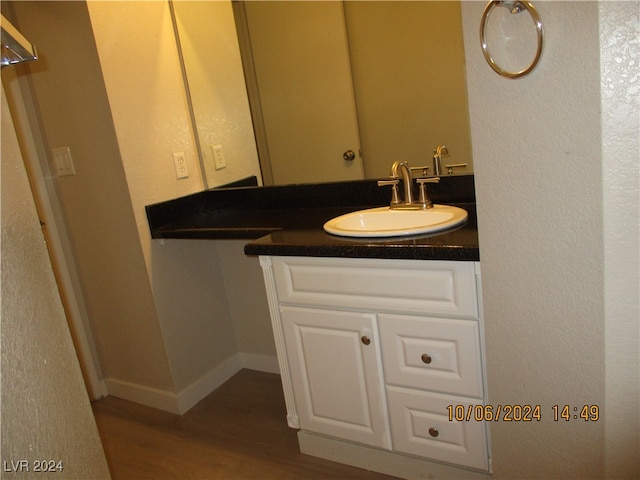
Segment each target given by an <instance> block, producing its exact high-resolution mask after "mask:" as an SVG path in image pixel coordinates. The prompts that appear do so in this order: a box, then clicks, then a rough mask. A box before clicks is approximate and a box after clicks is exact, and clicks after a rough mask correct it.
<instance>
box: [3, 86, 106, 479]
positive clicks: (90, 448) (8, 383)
mask: <svg viewBox="0 0 640 480" xmlns="http://www.w3.org/2000/svg"><path fill="white" fill-rule="evenodd" d="M1 175H2V181H1V186H0V191H1V192H2V198H1V206H2V208H1V210H0V217H1V221H2V238H1V243H0V244H1V249H2V252H1V260H2V280H1V283H0V284H1V293H0V298H1V300H2V314H1V315H2V343H1V349H0V351H1V354H2V385H1V387H0V391H1V392H2V397H1V404H2V452H1V456H2V460H3V462H6V464H3V474H4V475H3V476H11V473H8V472H7V469H9V471H11V470H14V468H17V467H13V465H14V464H12V463H11V462H15V464H16V465H18V462H19V461H21V460H23V461H27V462H28V463H27V464H26V466H27V468H28V469H29V470H28V472H29V473H25V472H23V473H21V474H16V475H19V476H20V478H27V477H29V478H33V477H37V476H41V475H44V476H46V475H47V474H43V473H35V472H34V467H35V463H34V462H35V461H41V460H55V461H56V462H55V465H56V466H57V465H58V462H61V465H62V467H63V470H62V471H57V470H56V471H55V472H54V473H52V474H49V475H52V476H53V475H55V476H56V477H58V478H70V479H77V478H92V479H98V478H105V479H106V478H110V475H109V469H108V467H107V462H106V460H105V457H104V452H103V451H102V444H101V443H100V438H99V436H98V430H97V428H96V424H95V421H94V419H93V415H92V412H91V406H90V405H89V401H88V398H87V394H86V390H85V387H84V384H83V381H82V374H81V372H80V366H79V364H78V360H77V358H76V356H75V351H74V348H73V343H72V341H71V336H70V334H69V329H68V327H67V323H66V318H65V314H64V311H63V308H62V303H61V300H60V296H59V293H58V289H57V286H56V282H55V279H54V276H53V271H52V269H51V263H50V261H49V256H48V253H47V248H46V246H45V242H44V236H43V235H42V230H41V228H40V223H39V222H38V216H37V213H36V208H35V204H34V202H33V197H32V196H31V190H30V188H29V182H28V180H27V175H26V171H25V168H24V164H23V161H22V155H21V153H20V150H19V147H18V141H17V138H16V134H15V130H14V127H13V121H12V119H11V116H10V113H9V109H8V107H7V103H6V100H5V95H4V85H3V87H2V170H1Z"/></svg>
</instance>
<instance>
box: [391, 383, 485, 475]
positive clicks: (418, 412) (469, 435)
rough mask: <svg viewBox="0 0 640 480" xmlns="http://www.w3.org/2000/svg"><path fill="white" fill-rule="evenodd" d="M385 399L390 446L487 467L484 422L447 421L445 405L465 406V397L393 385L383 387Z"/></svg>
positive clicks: (467, 465) (418, 453)
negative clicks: (389, 428)
mask: <svg viewBox="0 0 640 480" xmlns="http://www.w3.org/2000/svg"><path fill="white" fill-rule="evenodd" d="M387 399H388V404H389V416H390V422H391V438H392V441H393V449H394V450H396V451H398V452H403V453H408V454H411V455H418V456H421V457H428V458H432V459H434V460H439V461H442V462H447V463H453V464H457V465H463V466H466V467H471V468H477V469H481V470H488V466H489V462H488V450H487V435H486V426H485V424H484V422H476V421H473V420H472V421H469V422H467V421H462V422H458V421H455V420H454V421H449V410H448V408H447V407H448V406H449V405H451V406H452V408H455V406H456V405H464V407H465V409H466V408H467V406H468V405H470V404H469V403H468V400H466V399H461V398H459V397H449V396H444V395H436V394H429V393H426V392H416V391H411V390H404V389H400V388H395V387H387ZM454 418H455V417H454Z"/></svg>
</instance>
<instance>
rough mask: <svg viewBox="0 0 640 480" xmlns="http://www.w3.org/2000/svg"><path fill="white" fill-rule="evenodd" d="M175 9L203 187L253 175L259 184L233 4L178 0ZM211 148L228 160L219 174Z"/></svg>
mask: <svg viewBox="0 0 640 480" xmlns="http://www.w3.org/2000/svg"><path fill="white" fill-rule="evenodd" d="M174 9H175V12H176V20H177V25H178V31H179V35H180V44H181V46H182V54H183V58H184V62H185V68H186V71H187V73H188V75H187V77H188V81H189V90H190V94H191V98H192V101H193V110H194V115H195V120H196V125H197V126H198V129H197V132H196V133H197V135H198V137H199V140H200V146H201V148H202V155H203V159H204V169H205V172H206V173H205V177H206V185H207V187H209V188H212V187H218V186H220V185H224V184H226V183H230V182H234V181H237V180H240V179H242V178H245V177H249V176H252V175H255V176H256V177H258V181H262V178H261V176H260V164H259V162H258V152H257V150H256V142H255V140H254V138H253V126H252V123H251V112H250V110H249V100H248V98H247V94H246V86H245V82H244V75H243V71H242V63H241V59H240V48H239V46H238V42H237V41H236V39H235V38H236V27H235V23H234V19H233V11H232V8H231V2H220V1H218V2H202V1H195V2H192V1H185V0H181V1H179V2H175V3H174ZM185 25H187V26H188V28H185ZM214 145H221V146H222V149H223V153H224V157H225V159H226V164H227V166H226V168H223V169H221V170H216V169H215V165H214V160H213V151H212V150H211V147H212V146H214Z"/></svg>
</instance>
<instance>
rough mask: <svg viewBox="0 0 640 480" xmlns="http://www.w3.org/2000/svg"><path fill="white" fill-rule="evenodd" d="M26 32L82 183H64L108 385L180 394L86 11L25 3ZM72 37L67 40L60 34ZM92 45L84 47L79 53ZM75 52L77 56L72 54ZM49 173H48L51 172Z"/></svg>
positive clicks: (35, 73) (59, 136) (48, 128)
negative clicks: (35, 49) (175, 390)
mask: <svg viewBox="0 0 640 480" xmlns="http://www.w3.org/2000/svg"><path fill="white" fill-rule="evenodd" d="M12 6H13V7H14V10H15V14H16V16H17V18H18V23H19V27H20V28H21V30H22V31H23V33H24V34H25V35H26V36H27V38H29V39H30V41H32V42H33V43H34V44H36V45H37V46H38V49H39V53H40V58H39V60H38V61H37V62H34V63H31V64H28V65H27V67H28V70H27V71H28V72H30V74H29V75H28V80H27V81H28V82H29V83H30V84H31V85H32V86H33V88H32V92H33V96H34V110H35V111H36V115H37V121H38V122H39V124H40V126H41V128H42V142H43V143H44V154H45V155H48V158H42V159H41V162H42V163H43V168H44V169H45V172H47V171H48V172H50V171H54V170H53V167H51V169H50V168H49V164H51V165H52V161H51V149H53V148H56V147H64V146H68V147H69V148H70V151H71V156H72V158H73V161H74V164H75V170H76V175H74V176H66V177H55V176H54V179H53V185H54V188H55V193H56V194H57V197H58V199H59V201H60V204H61V209H62V210H63V212H64V221H65V224H66V228H67V229H68V234H69V237H70V239H71V248H72V250H73V254H74V257H75V260H76V264H77V266H78V270H79V271H78V274H79V277H80V279H81V282H82V292H81V293H82V294H83V295H84V297H85V300H86V305H87V311H88V316H89V318H88V320H87V322H88V324H89V326H90V328H92V329H93V333H94V339H95V341H96V347H97V351H98V356H99V359H100V363H101V367H102V373H103V374H104V376H105V378H106V379H107V380H113V381H118V382H126V383H131V384H142V385H145V386H147V387H150V388H155V389H160V390H172V389H173V379H172V377H171V372H170V371H169V362H168V359H167V355H166V353H165V351H164V341H163V338H162V332H161V330H160V327H159V325H158V322H157V313H156V309H155V305H154V299H153V296H152V291H151V286H150V282H149V278H148V276H147V272H146V268H145V263H144V258H143V255H142V252H143V251H142V248H141V244H140V240H139V238H138V233H137V230H136V219H135V216H134V210H133V204H132V200H131V197H130V194H129V189H128V186H127V183H126V178H125V171H124V169H123V162H122V158H121V155H120V149H119V144H118V141H119V140H118V138H116V132H115V130H114V123H113V119H112V116H111V112H110V105H109V102H108V98H107V94H106V91H105V86H104V82H103V80H102V71H101V66H100V62H99V59H98V54H97V51H96V48H95V42H94V40H93V33H92V30H91V25H90V23H89V15H88V12H87V8H86V5H85V4H84V3H83V2H19V3H16V4H14V5H12ZM60 32H64V34H60ZM79 46H82V48H79ZM71 52H72V53H71ZM45 174H46V173H45Z"/></svg>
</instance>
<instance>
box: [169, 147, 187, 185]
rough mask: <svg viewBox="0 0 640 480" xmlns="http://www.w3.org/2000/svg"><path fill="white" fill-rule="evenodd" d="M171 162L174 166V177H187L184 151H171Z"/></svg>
mask: <svg viewBox="0 0 640 480" xmlns="http://www.w3.org/2000/svg"><path fill="white" fill-rule="evenodd" d="M173 164H174V166H175V168H176V178H178V179H180V178H187V177H189V170H187V161H186V160H185V157H184V152H173Z"/></svg>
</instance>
